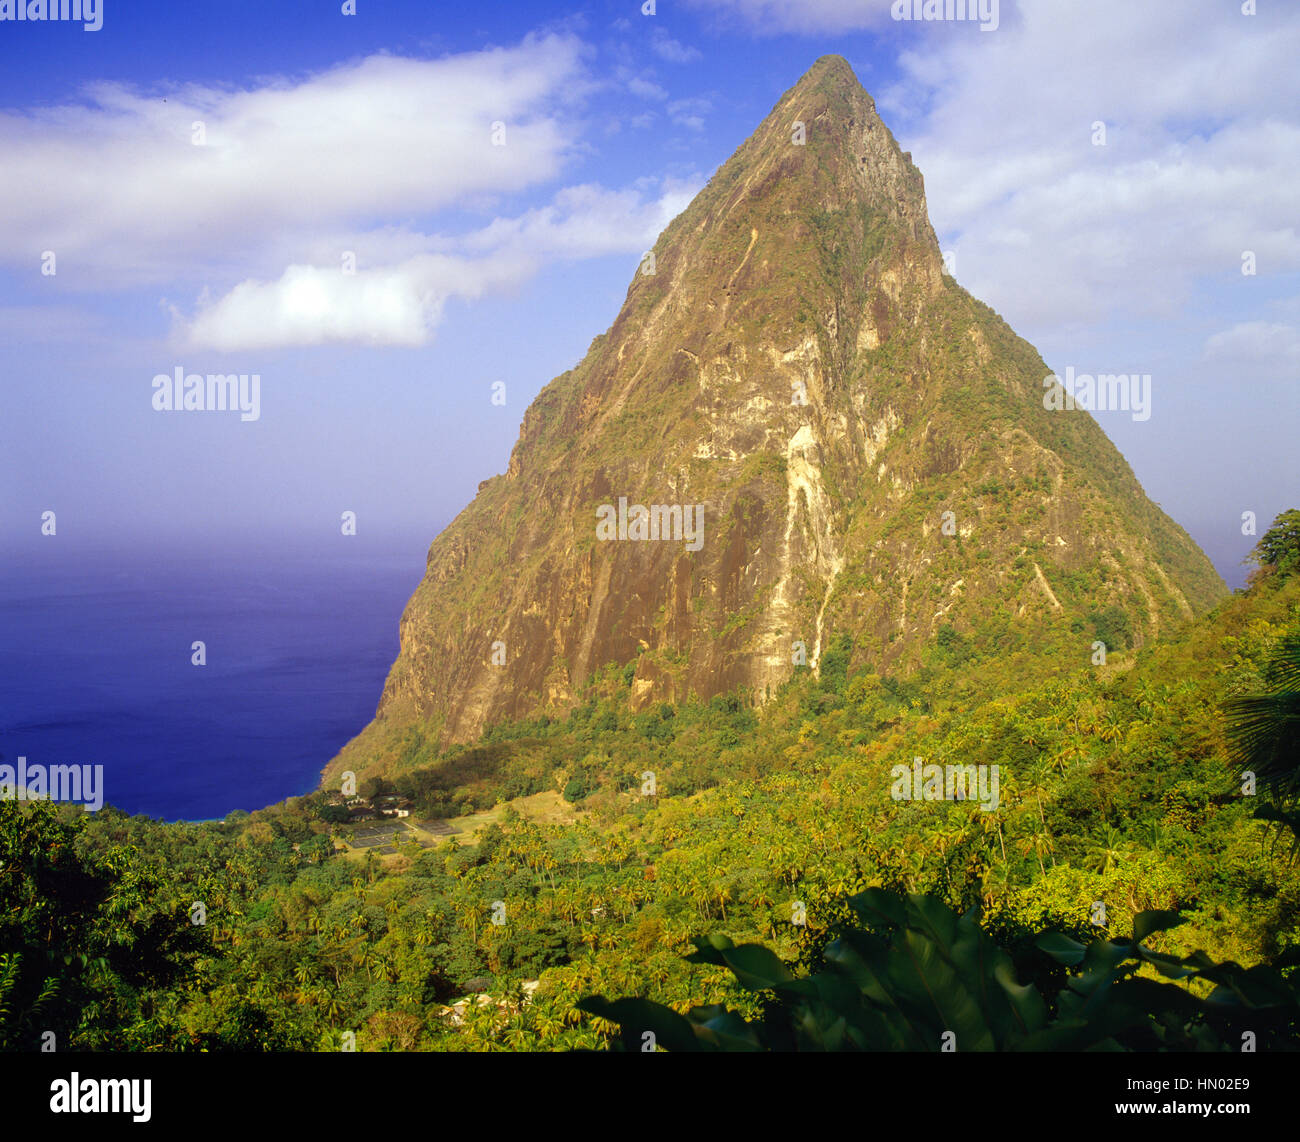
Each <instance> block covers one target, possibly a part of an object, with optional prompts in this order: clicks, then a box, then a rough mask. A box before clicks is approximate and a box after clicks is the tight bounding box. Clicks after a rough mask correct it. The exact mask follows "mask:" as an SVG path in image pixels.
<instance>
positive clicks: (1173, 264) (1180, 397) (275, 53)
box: [0, 0, 1300, 583]
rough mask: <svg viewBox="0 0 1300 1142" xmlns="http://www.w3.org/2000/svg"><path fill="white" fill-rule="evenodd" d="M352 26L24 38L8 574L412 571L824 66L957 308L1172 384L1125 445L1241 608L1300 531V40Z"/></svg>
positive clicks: (966, 27)
mask: <svg viewBox="0 0 1300 1142" xmlns="http://www.w3.org/2000/svg"><path fill="white" fill-rule="evenodd" d="M341 6H342V5H341V3H331V2H322V3H311V4H307V3H303V4H283V5H279V4H268V3H265V2H261V0H259V2H258V3H251V2H240V3H228V4H215V3H212V4H209V3H202V2H198V0H196V2H194V3H190V4H185V5H177V4H174V3H170V2H168V3H162V2H159V3H150V2H132V3H128V2H127V0H118V2H114V0H103V26H102V28H101V29H100V30H98V31H93V32H87V31H84V30H82V28H81V27H80V26H78V25H74V24H64V23H55V22H23V23H16V22H7V21H0V62H2V63H3V66H2V67H0V202H2V203H3V204H4V205H3V207H0V209H3V211H4V216H5V220H4V224H3V225H0V378H2V383H3V392H4V398H5V399H4V409H5V415H4V417H3V420H2V421H0V535H3V536H4V544H3V547H4V550H5V551H6V553H7V554H8V556H9V557H10V558H11V559H16V560H19V561H21V560H22V559H23V558H25V557H28V556H33V555H34V554H37V553H39V552H40V551H41V550H42V548H41V544H42V543H45V542H48V537H42V536H41V535H40V530H39V529H40V520H41V513H42V512H44V511H47V510H55V511H56V512H57V520H58V536H59V538H60V540H66V541H71V546H72V547H76V546H78V545H81V544H90V543H95V544H99V545H104V544H110V545H115V546H120V547H121V548H123V549H124V550H136V551H148V550H159V551H165V550H167V549H168V548H169V547H172V548H174V547H203V546H205V545H220V546H223V547H226V548H227V549H229V548H232V547H233V548H234V549H239V548H240V547H241V546H246V547H247V548H248V550H249V551H250V552H252V551H254V550H276V549H281V548H283V549H288V548H294V547H301V548H304V549H307V550H325V549H327V548H328V546H329V545H331V544H336V543H337V542H340V535H339V518H340V514H341V512H343V511H345V510H350V511H355V512H356V513H357V517H358V535H357V537H356V542H358V543H360V544H364V545H369V546H372V547H373V548H375V549H383V550H388V551H399V552H400V551H409V552H411V554H412V557H413V559H415V560H418V559H419V556H420V553H421V552H422V551H423V550H424V548H425V547H426V546H427V544H428V542H429V541H430V540H431V539H432V537H433V535H434V534H436V532H437V531H438V530H439V529H440V528H441V527H442V526H444V525H445V524H446V523H447V522H448V521H449V520H450V519H451V518H452V517H453V516H454V515H455V514H456V512H457V511H459V510H460V508H461V507H463V506H464V504H465V503H467V502H468V500H469V499H470V498H472V496H473V494H474V492H475V490H476V487H477V485H478V482H479V481H480V480H483V479H486V478H487V477H489V476H491V475H493V474H495V473H497V472H500V471H503V470H504V468H505V465H506V462H507V460H508V457H509V452H510V448H511V446H512V445H513V443H514V441H515V439H516V436H517V432H518V426H519V421H520V419H521V417H522V415H523V411H524V409H525V407H526V406H527V404H528V402H529V401H530V400H531V399H532V398H533V397H534V396H535V395H536V393H537V392H538V391H539V390H540V389H541V387H542V386H543V385H545V384H546V383H547V382H548V381H549V380H550V379H551V378H552V377H553V376H555V375H556V374H558V373H560V372H563V371H564V370H565V369H568V368H570V367H572V366H573V365H574V364H575V363H576V362H577V361H578V360H579V359H580V358H581V356H582V354H583V353H584V352H585V350H586V348H587V346H588V344H589V343H590V341H591V339H592V338H593V337H595V336H596V335H597V334H599V333H601V332H603V331H604V330H605V328H606V327H607V326H608V325H609V323H610V322H611V321H612V319H613V318H614V316H615V314H616V313H617V310H618V307H619V305H620V303H621V302H622V299H623V296H624V293H625V291H626V288H627V283H628V281H629V280H630V278H631V276H632V274H633V272H634V271H635V269H636V266H637V263H638V260H639V257H640V254H641V252H642V251H643V250H645V249H647V248H649V246H650V245H651V244H652V242H653V240H654V237H655V235H656V234H657V233H658V232H659V230H661V229H662V227H663V225H664V224H666V222H667V221H668V220H669V219H670V218H671V217H672V216H673V214H674V213H676V212H677V211H678V210H680V209H681V208H682V207H683V206H684V205H685V204H686V202H688V201H689V199H690V197H691V195H692V194H693V193H694V192H695V191H696V190H697V189H698V188H699V187H700V186H702V185H703V183H704V182H705V181H706V180H707V179H708V177H709V175H710V174H711V173H712V172H713V171H714V170H715V169H716V168H717V166H718V165H719V164H720V163H721V162H723V161H724V160H725V159H726V158H727V156H728V155H729V154H730V153H731V152H732V151H733V150H734V149H735V147H736V146H738V145H739V144H740V143H741V142H742V141H743V140H744V139H745V138H746V136H747V135H748V134H749V133H750V132H751V131H752V130H753V128H754V127H755V126H756V125H757V124H758V122H759V121H760V120H761V119H762V118H763V117H764V116H765V115H766V114H767V112H768V111H769V110H770V109H771V107H772V105H773V104H774V103H775V102H776V100H777V99H778V97H779V96H780V95H781V93H782V92H783V91H784V90H786V89H787V88H788V87H790V86H791V85H792V84H794V83H795V82H796V81H797V80H798V78H799V76H800V75H801V74H802V73H803V72H804V71H805V70H806V69H807V68H808V66H810V65H811V64H812V62H813V61H814V60H815V59H816V58H817V57H818V56H820V55H823V54H826V53H828V52H835V53H838V54H841V55H843V56H845V57H846V58H847V59H848V60H849V62H850V63H851V64H852V65H853V67H854V69H855V71H856V72H857V74H858V77H859V79H860V80H861V81H862V82H863V84H864V85H865V86H866V87H867V89H868V91H870V92H871V93H872V95H873V96H875V98H876V100H877V105H878V108H879V110H880V112H881V114H882V116H883V117H884V119H885V121H886V122H887V124H888V125H889V126H890V128H891V130H893V132H894V134H895V135H896V136H897V137H898V139H899V141H900V143H901V144H902V146H903V147H904V148H905V149H909V150H911V151H912V153H913V157H914V159H915V160H916V162H917V164H918V165H919V167H920V169H921V170H922V172H923V174H924V176H925V179H926V189H927V197H928V202H929V207H930V212H931V216H932V219H933V221H934V224H935V228H936V230H937V232H938V233H939V236H940V242H941V245H942V246H943V248H944V249H945V250H946V251H948V252H949V254H950V255H951V258H952V261H953V266H954V269H955V273H956V277H957V279H958V280H959V281H960V282H961V283H962V284H963V285H965V286H966V287H967V288H968V289H970V290H971V292H973V293H974V294H975V295H976V296H978V297H980V298H982V299H983V300H985V301H987V302H988V303H989V304H990V305H992V306H993V307H994V308H995V309H996V310H997V311H998V312H999V313H1001V314H1002V316H1003V317H1004V318H1006V320H1007V321H1008V322H1009V323H1010V324H1011V325H1012V327H1013V328H1014V329H1016V331H1017V332H1018V333H1020V334H1021V335H1022V336H1024V337H1026V338H1027V339H1028V340H1030V341H1031V342H1032V343H1033V344H1035V345H1036V346H1037V347H1038V349H1039V350H1040V352H1042V354H1043V356H1044V359H1045V360H1046V361H1047V363H1048V365H1049V366H1050V367H1051V368H1053V369H1055V370H1056V371H1058V372H1063V371H1064V370H1065V368H1066V367H1067V366H1072V367H1074V368H1075V369H1076V371H1078V372H1089V373H1100V372H1121V373H1123V372H1129V373H1132V372H1139V373H1150V374H1151V375H1152V406H1153V407H1152V415H1151V418H1150V419H1149V420H1147V421H1143V422H1135V421H1133V420H1132V419H1131V418H1130V417H1128V416H1127V414H1125V413H1101V414H1098V419H1099V421H1100V422H1101V424H1102V426H1103V428H1105V430H1106V431H1107V432H1108V433H1109V434H1110V435H1111V437H1112V439H1113V440H1114V441H1115V442H1116V444H1117V445H1118V446H1119V447H1120V449H1121V450H1122V451H1123V452H1124V454H1125V456H1126V457H1127V458H1128V459H1129V461H1130V463H1131V464H1132V465H1133V467H1134V470H1135V471H1136V472H1137V474H1138V477H1139V479H1141V481H1142V482H1143V484H1144V486H1145V487H1146V489H1147V491H1148V493H1149V494H1150V495H1151V496H1152V498H1153V499H1155V500H1156V501H1157V502H1159V503H1161V504H1162V506H1163V507H1164V508H1165V509H1166V510H1167V511H1169V512H1170V513H1171V514H1172V515H1173V516H1174V517H1175V518H1176V519H1177V520H1179V522H1181V523H1183V524H1184V526H1186V527H1187V528H1188V530H1189V531H1191V533H1192V534H1193V536H1194V537H1195V538H1196V539H1197V540H1198V542H1200V543H1201V544H1202V546H1203V547H1204V548H1205V549H1206V551H1207V552H1208V553H1209V554H1210V556H1211V557H1212V558H1213V559H1214V560H1215V562H1216V565H1217V566H1218V567H1219V570H1220V572H1221V573H1222V574H1224V576H1225V577H1226V578H1228V579H1229V581H1230V582H1233V583H1239V582H1240V579H1241V569H1240V568H1239V566H1238V564H1239V561H1240V559H1241V558H1242V557H1243V556H1244V555H1245V553H1246V552H1247V551H1248V550H1249V549H1250V547H1251V546H1252V545H1253V543H1254V538H1253V537H1249V536H1243V535H1242V533H1241V517H1242V513H1243V512H1246V511H1252V512H1254V513H1256V515H1257V517H1258V519H1259V523H1260V528H1261V530H1262V528H1263V527H1265V526H1267V524H1268V522H1269V521H1271V519H1272V518H1273V517H1274V516H1275V515H1276V514H1277V513H1278V512H1279V511H1281V510H1283V509H1285V508H1287V507H1292V506H1297V503H1298V502H1300V495H1298V494H1297V493H1298V492H1300V487H1298V486H1297V485H1298V483H1300V481H1297V475H1296V461H1295V458H1294V443H1295V439H1296V436H1297V427H1300V423H1298V422H1300V406H1298V404H1297V395H1296V394H1297V380H1298V376H1300V332H1298V330H1300V238H1298V237H1297V234H1296V217H1297V209H1296V205H1297V195H1296V189H1295V188H1296V187H1297V186H1300V77H1298V75H1297V69H1296V67H1295V65H1294V61H1295V59H1296V58H1297V56H1300V8H1296V7H1295V6H1292V5H1283V4H1281V3H1278V2H1276V0H1260V3H1259V5H1258V8H1259V11H1258V14H1256V15H1254V16H1249V15H1243V14H1242V13H1241V11H1240V5H1237V4H1235V3H1220V2H1217V0H1179V2H1177V3H1173V2H1170V3H1150V4H1143V5H1133V4H1131V3H1130V2H1128V0H1098V2H1095V3H1090V4H1087V5H1071V4H1061V3H1048V2H1044V3H1037V2H1035V3H1028V2H1026V3H1019V4H1017V3H1012V2H1008V0H1003V2H1002V3H1001V4H1000V5H998V12H997V20H996V23H997V27H996V29H991V30H988V31H984V30H982V29H981V28H980V27H979V26H978V25H977V24H976V23H973V22H969V21H967V22H951V23H947V22H933V21H931V22H926V21H896V20H894V19H892V18H891V13H890V8H891V5H890V3H889V2H888V0H855V2H852V3H850V2H848V0H798V2H796V0H694V2H681V3H674V2H670V0H669V2H662V0H661V2H657V3H656V4H655V12H654V14H653V15H645V14H643V13H642V5H641V4H640V3H631V2H622V0H620V2H618V3H592V4H577V5H564V6H560V5H555V6H550V5H546V4H544V3H526V4H523V3H520V4H505V3H491V2H484V3H479V4H475V5H472V6H469V7H468V8H466V7H465V6H461V5H451V4H447V5H443V4H429V3H423V4H421V3H396V2H387V3H385V2H381V0H357V4H356V7H357V13H356V15H344V14H343V13H342V12H341V10H340V9H341ZM196 123H197V124H201V125H202V126H201V128H196V127H195V124H196ZM493 123H501V124H504V131H505V134H504V145H501V146H493V145H492V124H493ZM1097 123H1104V124H1105V144H1104V145H1097V144H1096V142H1095V139H1096V138H1097V131H1096V124H1097ZM1248 251H1249V252H1250V254H1251V255H1253V261H1254V268H1255V273H1253V274H1250V275H1246V274H1243V273H1242V266H1243V257H1244V256H1245V255H1246V252H1248ZM349 252H350V253H351V254H352V255H354V257H355V267H356V269H355V273H353V274H345V273H344V272H343V270H342V261H343V258H344V256H345V255H346V254H347V253H349ZM49 253H52V254H53V255H54V260H53V268H54V269H55V272H54V273H53V274H50V273H48V272H46V273H43V272H42V268H43V267H45V268H47V269H48V267H49V259H48V257H47V254H49ZM177 367H181V368H182V369H183V370H184V371H185V372H186V373H190V372H194V373H202V374H206V373H247V374H253V373H256V374H258V375H259V376H260V377H261V409H260V412H261V415H260V417H259V419H258V420H257V421H256V422H251V423H250V422H244V421H241V419H240V417H239V415H238V414H237V413H221V412H211V413H205V414H203V415H184V414H177V413H167V412H159V411H155V410H154V409H153V407H152V405H151V399H152V397H153V388H152V379H153V378H154V377H155V376H156V375H158V374H161V373H168V374H169V373H171V372H172V371H173V370H174V369H175V368H177ZM494 382H504V384H505V386H506V390H505V392H506V401H505V404H504V405H497V404H493V403H492V400H491V396H492V385H493V383H494Z"/></svg>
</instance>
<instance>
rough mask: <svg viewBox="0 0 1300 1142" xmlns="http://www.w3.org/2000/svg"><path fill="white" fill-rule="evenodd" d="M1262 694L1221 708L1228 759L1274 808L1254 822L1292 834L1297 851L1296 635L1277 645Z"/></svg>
mask: <svg viewBox="0 0 1300 1142" xmlns="http://www.w3.org/2000/svg"><path fill="white" fill-rule="evenodd" d="M1264 683H1265V685H1266V686H1267V687H1268V689H1267V691H1266V692H1265V693H1257V694H1242V695H1239V696H1237V697H1235V698H1230V699H1228V701H1226V702H1225V703H1224V704H1223V709H1224V714H1225V718H1226V725H1225V731H1226V733H1227V737H1228V750H1229V756H1230V757H1231V758H1232V761H1233V763H1234V765H1237V766H1240V767H1241V769H1242V770H1243V771H1248V772H1251V773H1253V774H1254V775H1255V783H1256V786H1257V787H1258V788H1259V789H1261V790H1263V791H1264V792H1265V793H1267V794H1269V795H1271V796H1272V798H1273V799H1274V800H1275V802H1276V804H1275V805H1272V806H1265V807H1262V808H1260V809H1256V810H1255V816H1256V817H1259V818H1261V819H1264V820H1271V821H1276V822H1277V823H1278V824H1279V825H1285V826H1286V827H1287V828H1288V829H1290V830H1291V833H1292V836H1293V838H1294V840H1295V845H1294V847H1293V850H1292V851H1293V855H1294V854H1295V852H1296V851H1297V850H1300V812H1296V811H1295V808H1294V806H1295V803H1296V801H1297V799H1298V798H1300V632H1293V633H1289V634H1286V635H1283V636H1282V638H1281V639H1279V640H1278V644H1277V646H1276V647H1275V648H1274V650H1273V653H1272V655H1271V656H1270V658H1269V661H1268V664H1267V665H1266V666H1265V668H1264Z"/></svg>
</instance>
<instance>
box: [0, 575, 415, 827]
mask: <svg viewBox="0 0 1300 1142" xmlns="http://www.w3.org/2000/svg"><path fill="white" fill-rule="evenodd" d="M423 571H424V553H423V551H422V550H418V551H408V552H406V553H404V554H400V555H397V554H393V555H366V556H348V557H341V556H333V557H324V556H321V555H320V554H317V553H313V554H310V555H307V554H304V555H300V556H292V555H290V556H286V555H284V554H283V553H280V552H272V553H263V554H260V555H258V554H254V555H250V554H248V553H244V554H240V555H236V554H223V553H221V552H205V553H204V554H202V555H201V556H200V555H195V554H194V553H193V552H189V551H186V552H182V553H173V554H168V553H159V552H154V553H151V554H150V555H149V556H148V557H142V556H140V555H139V554H138V553H136V552H135V551H132V552H130V553H128V554H123V555H121V556H120V557H117V558H114V557H113V556H111V555H110V556H109V557H107V558H96V559H88V560H87V559H77V560H45V561H43V562H42V563H39V564H32V563H26V564H22V565H5V566H2V567H0V763H2V764H5V765H12V766H14V767H15V768H16V767H17V762H18V759H19V758H26V765H27V767H28V769H29V770H30V768H31V767H32V766H33V765H46V766H49V765H79V766H85V765H102V766H103V767H104V768H103V769H102V770H101V771H100V772H101V773H102V778H103V795H104V799H105V801H106V803H109V804H112V805H114V806H116V807H118V808H120V809H123V810H125V811H126V812H128V813H131V814H145V815H147V816H150V817H154V818H161V819H163V820H168V821H174V820H187V821H203V820H214V819H220V818H224V817H225V816H226V814H227V813H229V812H230V811H231V810H233V809H245V810H252V809H258V808H262V807H263V806H266V805H269V804H273V803H275V802H277V801H281V800H283V799H285V798H286V797H291V796H297V795H300V794H303V793H307V792H310V791H311V790H312V789H313V788H315V787H316V785H317V783H318V782H319V780H320V772H321V769H322V768H323V767H324V766H325V764H326V763H327V762H328V761H329V760H330V758H332V757H333V756H334V754H336V753H337V752H338V750H339V748H340V747H341V746H343V745H344V744H345V743H346V742H347V741H348V740H349V739H351V738H352V737H353V736H355V735H356V734H357V733H358V732H360V730H361V729H362V728H363V727H364V726H365V725H366V723H367V722H368V721H369V720H370V719H371V718H372V717H373V715H374V712H375V706H376V704H377V703H378V701H379V697H380V694H381V692H382V690H383V684H384V679H385V677H386V676H387V673H388V669H389V667H390V666H391V665H392V663H393V660H394V659H395V658H396V656H397V652H398V621H399V619H400V617H401V614H402V609H403V607H404V606H405V604H406V601H407V599H408V598H409V597H410V595H411V593H412V592H413V591H414V589H415V587H416V585H417V584H418V583H419V581H420V577H421V575H422V574H423ZM196 642H201V643H202V644H203V648H202V658H203V659H204V663H203V664H202V665H196V664H195V663H196V659H197V657H198V656H199V655H198V652H197V651H196V650H195V648H194V643H196Z"/></svg>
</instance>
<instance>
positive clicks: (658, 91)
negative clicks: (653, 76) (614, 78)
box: [627, 75, 668, 99]
mask: <svg viewBox="0 0 1300 1142" xmlns="http://www.w3.org/2000/svg"><path fill="white" fill-rule="evenodd" d="M627 89H628V91H630V92H631V93H632V94H633V95H637V96H640V97H641V98H642V99H667V98H668V92H667V91H665V90H664V89H663V88H662V87H660V86H659V84H657V83H655V82H654V81H653V80H649V79H642V78H641V77H640V76H636V75H634V76H633V77H632V78H631V79H629V80H628V81H627Z"/></svg>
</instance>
